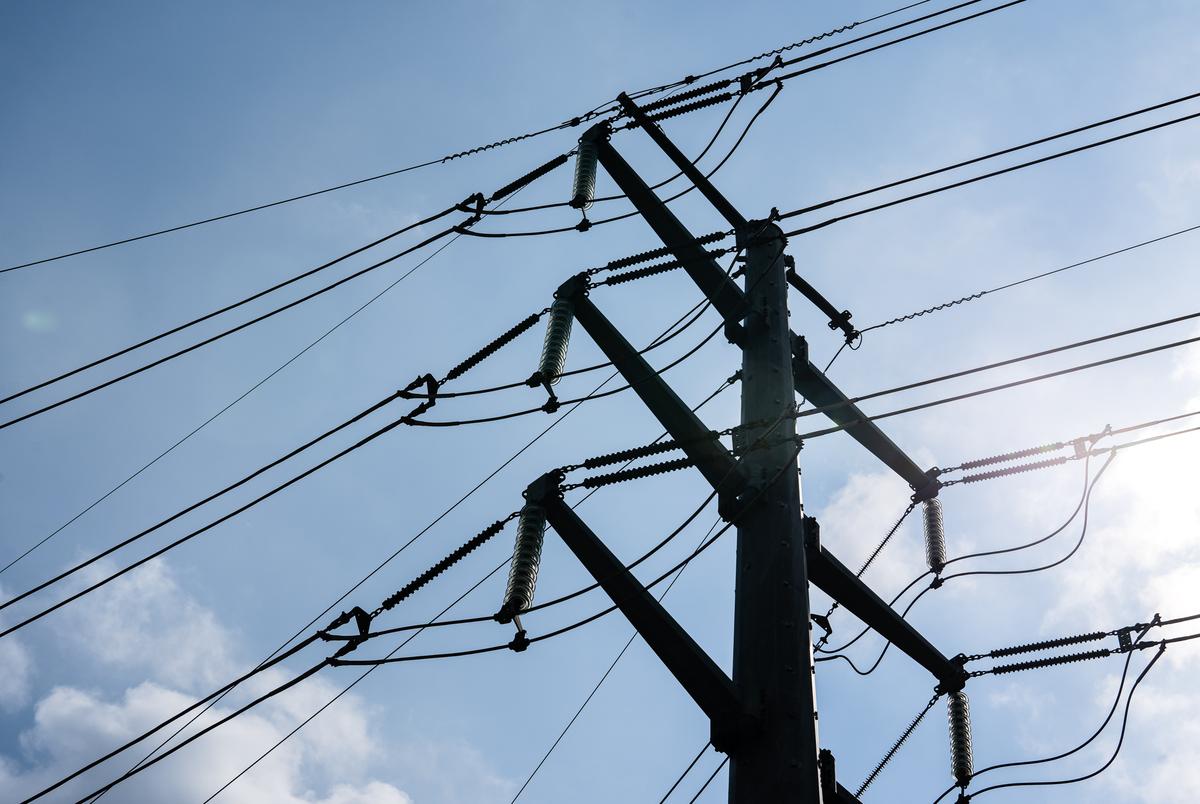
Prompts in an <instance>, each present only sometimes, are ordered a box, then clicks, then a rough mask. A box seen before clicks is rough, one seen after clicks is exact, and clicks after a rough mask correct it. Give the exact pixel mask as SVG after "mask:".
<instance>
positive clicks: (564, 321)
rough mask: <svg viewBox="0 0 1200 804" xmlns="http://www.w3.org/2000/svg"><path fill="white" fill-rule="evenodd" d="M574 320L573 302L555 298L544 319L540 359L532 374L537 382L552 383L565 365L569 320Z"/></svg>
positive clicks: (557, 378)
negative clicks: (544, 335)
mask: <svg viewBox="0 0 1200 804" xmlns="http://www.w3.org/2000/svg"><path fill="white" fill-rule="evenodd" d="M574 320H575V304H574V302H572V301H570V300H569V299H555V300H554V304H552V305H550V318H549V320H547V321H546V338H545V340H544V341H542V359H541V360H540V361H539V362H538V370H537V373H536V374H535V375H534V376H535V377H537V378H538V383H540V384H542V385H545V386H547V390H549V386H551V385H554V384H555V383H557V382H558V380H559V378H560V377H562V373H563V369H564V368H565V367H566V365H567V344H568V343H570V341H571V322H573V321H574Z"/></svg>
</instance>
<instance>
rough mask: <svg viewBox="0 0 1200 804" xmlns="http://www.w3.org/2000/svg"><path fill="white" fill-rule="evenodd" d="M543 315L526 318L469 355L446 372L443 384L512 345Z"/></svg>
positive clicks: (535, 314)
mask: <svg viewBox="0 0 1200 804" xmlns="http://www.w3.org/2000/svg"><path fill="white" fill-rule="evenodd" d="M543 315H545V313H544V312H541V313H533V314H531V315H530V316H529V317H528V318H525V319H522V320H521V321H520V322H519V323H517V324H516V325H515V326H513V327H512V328H511V329H509V330H508V331H507V332H504V333H503V334H501V335H499V336H497V337H496V338H495V340H493V341H491V342H490V343H488V344H487V345H486V346H484V347H483V348H481V349H480V350H479V351H477V352H475V354H473V355H471V356H470V357H468V358H467V359H466V360H463V361H462V362H461V363H459V364H458V365H457V366H455V367H454V368H452V369H450V370H449V371H448V372H446V376H445V378H444V379H443V380H442V382H443V383H445V382H449V381H450V380H456V379H458V378H459V377H461V376H462V375H464V374H466V373H467V372H468V371H470V370H471V369H473V368H475V367H476V366H478V365H479V364H480V363H482V362H483V361H484V360H486V359H487V358H489V357H491V356H492V355H494V354H495V353H496V352H498V351H500V349H502V348H503V347H505V346H507V345H508V344H510V343H512V342H513V341H514V340H516V339H517V337H518V336H520V335H523V334H524V333H525V332H526V331H528V330H529V329H531V328H532V327H533V325H534V324H536V323H537V322H538V321H539V320H541V317H542V316H543Z"/></svg>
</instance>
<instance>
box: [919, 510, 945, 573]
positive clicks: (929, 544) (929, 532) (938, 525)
mask: <svg viewBox="0 0 1200 804" xmlns="http://www.w3.org/2000/svg"><path fill="white" fill-rule="evenodd" d="M921 508H922V511H921V513H922V514H923V515H924V516H923V521H924V525H925V528H924V530H925V561H926V563H928V564H929V569H931V570H933V574H934V575H940V574H941V572H942V567H944V566H946V526H945V522H944V520H943V518H942V501H941V500H939V499H938V498H937V497H932V498H930V499H928V500H926V501H925V502H923V503H922V504H921Z"/></svg>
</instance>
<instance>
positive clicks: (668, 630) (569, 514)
mask: <svg viewBox="0 0 1200 804" xmlns="http://www.w3.org/2000/svg"><path fill="white" fill-rule="evenodd" d="M558 484H559V476H558V475H556V474H555V473H550V474H546V475H543V476H542V477H540V478H538V479H537V480H535V481H534V482H533V483H532V484H531V485H530V486H529V488H528V489H527V490H526V492H525V497H526V498H527V499H528V500H529V501H530V502H531V503H534V504H535V505H541V506H542V507H543V508H544V509H545V511H546V518H547V521H548V522H549V523H550V526H551V527H553V528H554V530H555V532H556V533H558V535H559V537H561V538H562V540H563V542H564V543H565V544H566V545H567V547H568V548H570V550H571V552H572V553H574V554H575V556H576V558H578V559H579V561H580V563H581V564H583V566H584V568H585V569H587V571H588V572H589V573H590V574H591V576H592V577H593V578H595V579H596V582H597V583H598V584H599V585H600V587H601V588H603V589H604V591H605V592H606V593H608V596H609V597H610V598H611V599H612V601H613V603H614V604H616V607H617V608H618V609H620V610H621V613H622V614H624V615H625V617H626V618H627V619H628V620H629V622H630V623H631V624H632V625H633V627H634V628H636V629H637V632H638V634H640V635H641V637H642V639H644V640H646V644H647V645H649V646H650V649H651V650H653V651H654V653H655V654H656V655H657V656H658V658H659V659H660V660H661V661H662V663H663V664H664V665H666V667H667V670H669V671H670V672H671V675H673V676H675V679H676V680H677V681H678V682H679V684H680V685H681V686H682V687H683V688H684V690H685V691H686V692H687V693H688V695H690V696H691V697H692V700H694V701H695V702H696V704H697V706H699V707H700V709H701V710H703V712H704V713H705V714H706V715H707V716H708V718H709V720H710V722H711V730H712V743H713V747H714V748H716V749H717V750H718V751H724V752H726V753H728V752H729V751H730V750H732V749H733V748H734V747H735V746H736V745H737V743H738V742H739V740H740V739H741V738H742V736H743V735H746V734H748V733H750V732H751V731H752V729H753V723H754V722H753V720H752V719H751V718H750V716H749V715H747V714H745V713H744V707H743V706H742V703H741V701H740V700H739V698H738V694H737V689H736V688H735V687H734V685H733V682H732V681H730V680H729V677H728V676H727V675H725V673H724V671H722V670H721V668H720V667H718V666H717V664H716V662H714V661H713V660H712V659H711V658H710V657H709V655H708V654H707V653H705V652H704V650H703V649H702V648H701V647H700V646H699V645H697V644H696V642H695V640H693V639H692V638H691V636H690V635H689V634H688V633H687V631H685V630H684V628H683V627H682V626H681V625H680V624H679V623H678V622H677V621H676V620H675V618H674V617H672V616H671V615H670V614H669V613H668V612H667V610H666V609H664V608H663V607H662V604H660V603H659V602H658V601H657V600H655V599H654V596H653V595H651V594H650V593H649V592H648V591H647V590H646V587H644V586H642V584H641V583H640V582H639V581H638V579H637V578H635V577H634V576H633V573H631V572H630V571H629V570H628V569H626V568H625V565H624V564H622V563H621V561H620V560H619V559H618V558H617V557H616V556H615V555H613V553H612V551H611V550H609V549H608V547H607V546H605V544H604V542H602V541H601V540H600V538H599V537H598V536H597V535H596V534H595V533H594V532H593V531H592V529H591V528H589V527H588V526H587V524H586V523H585V522H584V521H583V520H582V519H580V518H579V515H578V514H576V513H575V512H574V511H572V510H571V508H570V506H568V505H567V504H566V503H565V502H564V501H563V499H562V494H561V492H560V491H559V488H558Z"/></svg>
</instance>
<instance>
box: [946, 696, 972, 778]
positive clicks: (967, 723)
mask: <svg viewBox="0 0 1200 804" xmlns="http://www.w3.org/2000/svg"><path fill="white" fill-rule="evenodd" d="M946 714H947V719H948V720H949V722H950V773H951V775H952V776H953V777H954V781H955V782H956V783H957V784H958V786H959V787H963V788H965V787H966V786H967V785H968V784H970V782H971V775H972V774H973V773H974V772H975V759H974V750H973V748H972V745H971V705H970V702H969V701H968V700H967V694H966V693H965V692H963V691H962V690H958V691H957V692H951V693H949V696H948V697H947V698H946Z"/></svg>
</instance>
